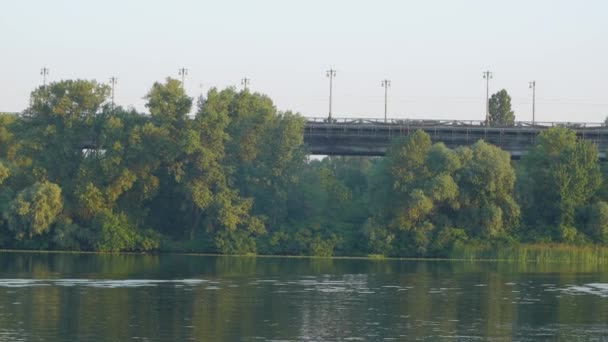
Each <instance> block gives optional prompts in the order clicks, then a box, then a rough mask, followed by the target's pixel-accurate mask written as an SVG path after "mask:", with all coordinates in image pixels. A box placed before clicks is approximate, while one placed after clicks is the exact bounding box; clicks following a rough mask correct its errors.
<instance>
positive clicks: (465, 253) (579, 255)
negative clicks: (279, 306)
mask: <svg viewBox="0 0 608 342" xmlns="http://www.w3.org/2000/svg"><path fill="white" fill-rule="evenodd" d="M0 253H41V254H44V253H49V254H98V255H186V256H213V257H251V258H292V259H338V260H339V259H346V260H348V259H352V260H370V261H383V260H427V261H432V260H438V261H449V260H452V261H507V262H562V263H598V264H608V247H605V246H598V245H583V246H576V245H567V244H513V245H505V246H500V247H496V246H491V245H481V244H462V245H457V246H455V247H454V249H453V250H452V252H450V254H449V255H448V256H447V257H437V258H429V257H424V258H423V257H420V258H417V257H390V256H384V255H379V254H370V255H365V256H314V255H281V254H245V255H240V254H214V253H194V252H180V251H157V252H96V251H68V250H25V249H0Z"/></svg>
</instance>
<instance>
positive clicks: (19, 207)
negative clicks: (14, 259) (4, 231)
mask: <svg viewBox="0 0 608 342" xmlns="http://www.w3.org/2000/svg"><path fill="white" fill-rule="evenodd" d="M62 208H63V201H62V198H61V188H60V187H59V185H57V184H53V183H50V182H43V183H36V184H34V185H32V186H31V187H29V188H26V189H24V190H22V191H21V192H19V194H18V195H17V197H16V198H15V199H14V200H13V201H12V203H11V205H10V208H9V212H8V213H6V215H7V216H8V227H9V229H10V230H11V231H13V232H14V234H15V237H16V238H17V239H18V240H21V239H24V238H32V237H33V236H35V235H40V234H43V233H46V232H47V231H48V230H49V228H50V226H51V225H52V224H53V223H54V222H55V220H56V219H57V216H58V215H59V213H60V212H61V210H62Z"/></svg>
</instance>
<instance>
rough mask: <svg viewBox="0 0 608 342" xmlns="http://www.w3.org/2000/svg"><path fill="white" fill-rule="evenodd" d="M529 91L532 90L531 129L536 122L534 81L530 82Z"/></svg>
mask: <svg viewBox="0 0 608 342" xmlns="http://www.w3.org/2000/svg"><path fill="white" fill-rule="evenodd" d="M530 89H532V127H534V123H535V122H536V81H532V82H530Z"/></svg>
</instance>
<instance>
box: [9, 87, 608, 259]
mask: <svg viewBox="0 0 608 342" xmlns="http://www.w3.org/2000/svg"><path fill="white" fill-rule="evenodd" d="M109 92H110V89H109V88H108V86H106V85H102V84H99V83H96V82H94V81H85V80H67V81H61V82H56V83H52V84H50V85H47V86H45V87H40V88H38V89H36V90H35V91H33V92H32V95H31V100H30V106H29V108H28V109H27V110H25V111H24V113H27V115H25V116H21V117H16V116H12V115H0V182H1V185H0V247H1V248H15V249H22V248H23V249H57V250H90V251H158V250H163V251H193V252H211V253H224V254H287V255H321V256H329V255H368V254H381V255H386V256H431V257H432V256H446V255H449V252H450V251H451V250H452V248H454V246H456V245H458V244H467V243H487V244H493V243H517V242H532V241H534V242H539V241H540V242H561V243H572V244H606V243H608V203H607V202H608V188H607V187H606V183H605V182H603V179H605V177H606V171H605V170H604V169H602V168H601V167H600V164H599V162H598V149H597V147H596V146H595V145H593V144H591V143H590V142H587V141H582V140H578V139H577V137H576V135H575V133H574V132H573V131H570V130H568V129H566V128H552V129H549V130H547V131H544V132H543V133H542V134H541V135H540V136H539V138H538V143H537V144H536V145H535V146H534V147H533V148H532V149H531V150H530V151H529V153H528V154H526V155H525V156H524V158H523V160H521V161H519V162H512V161H511V159H510V156H509V154H508V153H507V152H504V151H502V150H500V149H499V148H498V147H496V146H493V145H490V144H488V143H485V142H483V141H479V142H477V143H476V144H474V145H472V146H470V147H461V148H457V149H449V148H447V147H446V146H445V145H443V144H441V143H438V144H432V142H431V139H430V137H429V136H428V135H427V134H425V133H424V132H415V133H413V134H411V135H409V136H407V137H405V138H403V139H400V140H396V141H394V142H393V144H392V146H391V148H390V150H389V152H388V154H387V156H386V157H384V158H366V157H330V158H324V159H322V160H318V159H310V158H308V156H307V151H306V148H305V146H304V144H303V129H304V120H303V118H302V117H301V116H299V115H297V114H294V113H291V112H279V111H277V109H276V107H275V106H274V105H273V103H272V101H271V100H270V99H269V98H268V97H266V96H264V95H260V94H257V93H250V92H249V91H248V90H244V91H240V92H237V91H235V89H233V88H228V89H225V90H217V89H212V90H210V91H209V93H208V94H207V95H206V96H205V97H201V98H199V99H198V100H197V101H196V104H194V99H193V98H191V97H188V96H187V95H186V94H185V93H184V90H183V88H182V87H181V84H180V82H179V81H177V80H173V79H167V80H166V81H165V82H163V83H155V84H154V85H153V86H152V88H151V89H150V91H149V92H148V94H147V95H146V96H145V99H146V101H147V104H146V107H147V108H148V110H149V115H148V114H143V113H139V112H137V111H135V110H133V109H124V108H121V107H116V108H112V106H111V105H110V104H109V101H108V96H109ZM500 94H501V92H499V93H498V95H496V96H497V97H496V100H492V101H494V102H491V106H490V107H491V108H497V109H495V110H494V109H492V112H493V113H496V115H494V116H492V117H491V119H492V120H496V121H497V122H501V123H509V122H512V121H513V119H514V117H513V112H512V111H511V110H510V99H506V97H505V96H504V95H506V92H505V94H503V95H500ZM506 96H507V97H508V95H506ZM493 99H494V97H493ZM193 106H195V110H194V113H195V115H194V117H189V115H188V114H189V113H190V112H191V111H192V107H193Z"/></svg>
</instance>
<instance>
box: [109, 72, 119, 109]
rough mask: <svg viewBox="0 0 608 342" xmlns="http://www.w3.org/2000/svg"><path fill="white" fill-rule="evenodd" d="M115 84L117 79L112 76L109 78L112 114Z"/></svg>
mask: <svg viewBox="0 0 608 342" xmlns="http://www.w3.org/2000/svg"><path fill="white" fill-rule="evenodd" d="M117 82H118V78H116V77H114V76H112V77H110V84H111V85H112V113H113V112H114V88H115V87H116V83H117Z"/></svg>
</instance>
